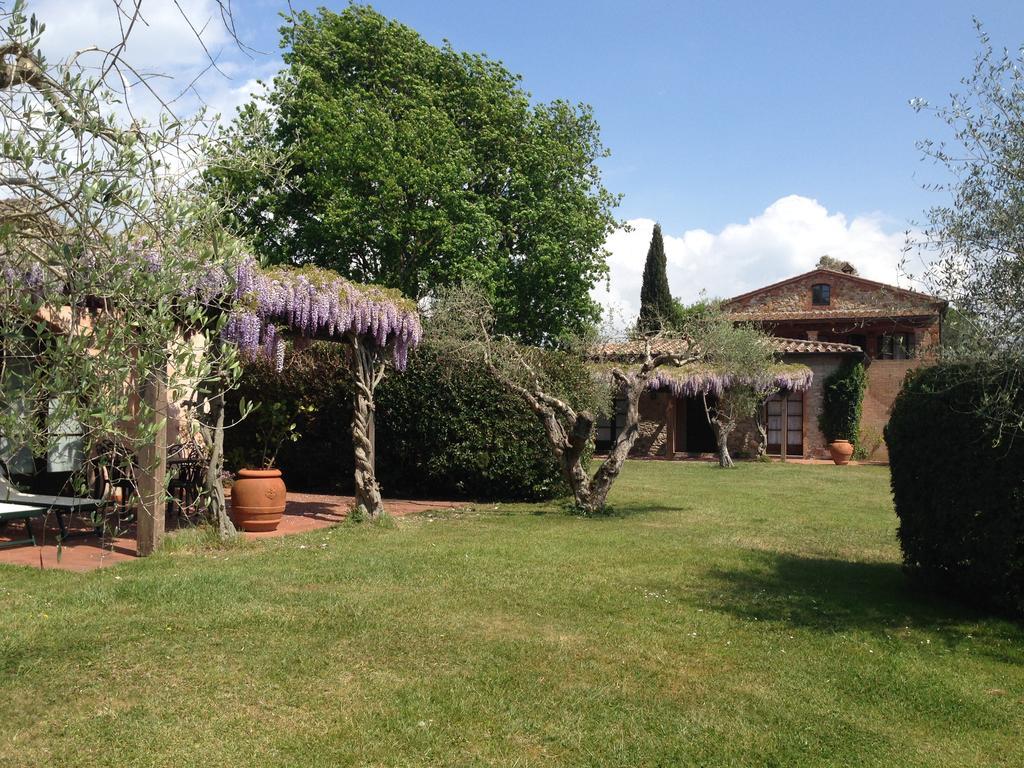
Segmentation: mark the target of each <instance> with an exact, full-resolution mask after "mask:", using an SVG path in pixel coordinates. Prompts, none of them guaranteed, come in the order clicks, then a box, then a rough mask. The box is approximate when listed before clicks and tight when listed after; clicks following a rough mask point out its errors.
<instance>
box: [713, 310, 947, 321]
mask: <svg viewBox="0 0 1024 768" xmlns="http://www.w3.org/2000/svg"><path fill="white" fill-rule="evenodd" d="M729 316H730V317H731V318H733V319H734V320H736V321H744V320H757V321H760V322H766V321H772V320H827V319H833V318H834V319H837V320H839V319H846V320H856V319H860V318H864V317H891V318H894V319H895V318H901V319H903V318H908V317H928V316H929V313H927V312H922V311H920V310H915V309H905V310H903V311H902V312H901V311H900V310H898V309H892V308H889V309H874V308H868V307H851V308H849V309H840V308H836V309H801V310H771V309H766V310H748V311H742V310H741V311H731V312H729Z"/></svg>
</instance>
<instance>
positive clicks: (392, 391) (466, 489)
mask: <svg viewBox="0 0 1024 768" xmlns="http://www.w3.org/2000/svg"><path fill="white" fill-rule="evenodd" d="M343 364H344V358H343V357H342V352H341V348H340V347H339V345H330V344H313V345H311V346H310V347H309V348H308V349H306V350H303V351H301V352H297V353H295V354H293V355H289V362H288V364H287V366H286V369H285V371H283V372H282V373H281V374H277V373H275V372H274V371H273V370H272V368H270V367H269V366H268V365H266V364H263V363H253V364H250V365H247V367H246V370H245V374H244V377H243V381H242V386H241V387H240V388H239V390H238V391H237V392H235V393H232V395H231V397H230V398H229V406H231V407H230V408H229V412H228V417H229V418H230V417H231V416H232V415H233V414H237V403H238V400H239V397H242V396H244V397H245V398H247V399H249V400H252V401H254V402H259V401H261V400H268V401H273V400H277V401H280V402H284V403H286V404H287V405H288V408H289V410H290V412H291V413H293V414H295V422H296V424H297V431H298V433H299V435H300V437H299V439H298V440H297V441H296V442H294V443H286V444H285V445H284V446H282V448H281V451H280V453H279V455H278V461H277V466H278V467H280V468H281V471H282V472H283V474H284V476H285V480H286V482H287V483H288V487H289V488H291V489H292V490H309V491H333V492H339V493H351V490H352V472H353V464H352V461H353V460H352V445H351V437H350V432H349V426H350V423H351V415H352V411H351V399H352V398H351V386H350V385H349V384H348V383H347V378H346V373H345V370H344V367H343ZM547 367H548V373H549V375H551V376H554V377H555V378H556V379H557V380H558V382H559V384H560V386H559V391H561V392H563V393H564V392H569V393H572V392H573V391H574V389H576V388H577V387H580V386H582V385H583V383H584V378H583V377H589V373H588V372H587V371H586V370H585V368H584V367H583V366H582V365H581V364H578V363H575V362H573V361H571V360H569V359H568V358H565V357H563V356H560V355H557V354H555V353H551V354H550V355H548V356H547ZM303 408H305V410H303ZM260 418H261V417H260V412H259V411H257V412H255V413H254V414H252V416H251V417H250V418H249V419H247V420H246V421H244V422H242V424H240V425H238V426H237V427H234V428H233V429H231V430H229V431H228V432H227V434H226V436H225V446H226V449H227V450H226V455H227V465H228V469H230V470H237V469H238V468H240V467H241V466H242V465H243V464H245V463H246V462H249V463H252V462H256V461H258V460H259V458H260V457H259V455H258V453H259V445H258V444H257V440H256V434H257V433H258V431H259V429H258V428H259V419H260ZM376 427H377V429H376V436H377V440H376V444H377V475H378V479H379V480H380V482H381V486H382V488H383V490H384V494H385V495H388V496H391V495H401V496H414V497H415V496H419V497H425V496H433V497H440V498H472V499H478V500H514V499H523V500H535V499H548V498H554V497H556V496H560V495H563V494H565V493H566V492H567V489H566V488H565V486H564V483H563V481H562V478H561V475H560V473H559V471H558V465H557V463H556V462H555V460H554V458H553V457H552V455H551V453H550V450H549V449H548V448H547V444H546V442H545V441H544V435H543V429H542V427H541V425H540V422H539V421H538V420H537V418H536V417H535V416H534V415H533V413H532V412H531V411H530V410H529V409H528V408H527V407H526V406H525V405H524V404H523V403H522V402H521V401H520V400H519V399H518V398H516V397H514V396H512V395H510V394H509V393H508V392H506V391H505V390H504V388H503V387H502V386H501V385H500V384H499V383H498V382H496V381H495V380H494V379H493V378H492V377H491V376H490V375H489V374H488V373H487V372H486V371H483V370H480V369H478V368H472V367H470V366H460V365H453V364H452V363H450V362H442V361H440V360H439V359H438V358H437V357H436V356H435V354H434V353H432V352H430V351H429V350H425V349H424V350H419V351H417V352H416V353H414V354H413V355H411V356H410V360H409V367H408V368H407V369H406V371H405V372H404V373H401V374H394V373H392V374H389V375H388V377H387V378H386V379H385V380H384V381H383V382H382V383H381V385H380V387H379V388H378V390H377V420H376Z"/></svg>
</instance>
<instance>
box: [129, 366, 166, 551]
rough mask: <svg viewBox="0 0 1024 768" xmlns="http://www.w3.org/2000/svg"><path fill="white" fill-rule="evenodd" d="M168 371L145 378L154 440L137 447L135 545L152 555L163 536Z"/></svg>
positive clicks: (156, 372)
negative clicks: (137, 512)
mask: <svg viewBox="0 0 1024 768" xmlns="http://www.w3.org/2000/svg"><path fill="white" fill-rule="evenodd" d="M166 379H167V374H166V371H154V372H152V373H151V374H150V376H149V378H148V379H147V381H146V396H145V397H146V406H147V410H149V411H150V412H152V414H153V422H154V425H155V427H156V432H155V434H154V435H153V439H152V441H150V442H147V443H146V444H145V445H141V446H139V449H138V458H139V477H138V486H139V524H138V528H137V532H136V537H137V539H136V546H137V548H138V553H139V555H140V556H143V557H144V556H146V555H151V554H153V552H154V551H155V550H156V548H157V546H159V544H160V540H161V539H163V537H164V516H165V514H166V510H167V482H166V480H167V381H166Z"/></svg>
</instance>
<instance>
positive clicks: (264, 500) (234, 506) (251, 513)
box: [231, 467, 287, 533]
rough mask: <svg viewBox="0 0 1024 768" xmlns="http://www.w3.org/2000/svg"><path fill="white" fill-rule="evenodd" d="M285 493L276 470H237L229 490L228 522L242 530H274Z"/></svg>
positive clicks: (281, 513) (281, 510)
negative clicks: (229, 514) (229, 508)
mask: <svg viewBox="0 0 1024 768" xmlns="http://www.w3.org/2000/svg"><path fill="white" fill-rule="evenodd" d="M286 490H287V489H286V488H285V486H284V480H283V479H282V478H281V470H279V469H275V468H273V467H271V468H268V469H240V470H238V477H237V478H236V479H235V484H234V485H233V486H232V487H231V521H232V522H233V523H234V524H235V525H236V526H238V527H239V528H241V529H242V530H243V531H252V532H256V533H259V532H266V531H273V530H276V529H277V526H278V524H280V522H281V516H282V515H283V514H284V506H285V493H286Z"/></svg>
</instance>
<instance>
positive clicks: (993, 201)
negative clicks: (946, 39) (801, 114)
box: [908, 22, 1024, 435]
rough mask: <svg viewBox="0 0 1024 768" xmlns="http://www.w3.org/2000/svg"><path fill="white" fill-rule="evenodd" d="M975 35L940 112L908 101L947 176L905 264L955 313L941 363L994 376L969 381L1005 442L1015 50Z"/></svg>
mask: <svg viewBox="0 0 1024 768" xmlns="http://www.w3.org/2000/svg"><path fill="white" fill-rule="evenodd" d="M976 26H977V29H978V35H979V39H980V41H981V51H980V53H979V55H978V56H977V58H976V61H975V66H974V70H973V71H972V72H971V73H970V74H969V75H967V76H966V77H964V78H963V79H962V80H961V86H962V89H961V91H960V92H958V93H954V94H953V95H952V96H951V97H950V101H949V102H948V103H947V104H944V105H940V106H932V105H930V104H929V103H928V102H927V101H925V100H923V99H913V100H912V101H911V105H912V106H913V107H914V108H915V109H917V110H918V111H922V112H931V113H933V114H934V115H935V116H936V117H938V118H939V119H940V120H941V121H942V122H943V123H945V124H946V125H947V126H948V128H949V130H950V132H951V139H950V140H949V141H948V142H940V141H930V140H929V141H924V142H921V143H920V147H921V149H922V151H923V153H924V155H925V157H926V158H927V159H929V160H931V161H933V162H934V163H936V164H937V165H939V166H940V167H943V168H944V169H945V170H946V171H947V172H948V179H947V180H946V181H944V182H942V183H939V184H936V185H934V188H935V189H937V190H938V191H939V192H941V193H944V194H948V196H949V199H948V201H947V202H944V203H942V204H939V205H936V206H934V207H932V208H931V209H930V210H929V211H928V212H927V222H926V224H925V226H924V228H923V231H922V233H921V234H920V236H917V237H915V238H914V239H912V240H911V241H910V242H909V243H908V255H909V254H910V253H911V252H914V251H916V252H918V253H919V254H920V255H921V256H922V257H923V259H922V261H923V262H924V263H925V264H928V265H929V266H928V267H927V269H926V271H925V274H924V275H923V277H924V280H925V282H926V283H927V285H928V286H929V287H930V288H931V289H932V290H933V292H935V293H937V294H939V295H942V296H944V297H945V298H948V299H949V300H950V302H951V304H952V306H953V307H954V308H955V313H956V315H955V319H956V322H955V331H956V332H955V333H948V334H945V333H944V349H943V354H944V355H945V356H946V357H947V358H948V359H951V360H960V361H984V362H987V363H990V364H991V365H992V366H994V368H992V367H988V368H984V369H985V370H994V371H997V372H998V373H997V375H995V376H993V377H991V378H990V379H986V380H985V381H979V382H978V384H979V386H980V387H982V388H983V391H984V397H982V398H981V399H980V401H979V402H980V406H979V407H980V408H981V410H982V411H983V412H984V414H985V416H986V417H987V418H989V419H991V420H992V421H993V422H995V423H996V424H997V425H998V427H999V433H1000V434H1002V435H1012V434H1019V433H1020V432H1021V431H1022V430H1024V412H1021V411H1020V409H1019V408H1018V407H1017V406H1016V405H1015V400H1014V397H1013V394H1012V386H1011V387H1010V388H1008V387H1007V386H1006V383H1007V382H1009V383H1011V384H1013V383H1014V382H1019V381H1020V380H1021V379H1022V377H1024V50H1022V49H1018V50H1016V51H1013V52H1010V51H1008V50H1005V49H1004V50H1001V51H999V50H996V49H995V48H993V46H992V43H991V41H990V39H989V36H988V35H987V34H986V33H985V32H984V30H983V29H982V27H981V25H980V23H977V22H976ZM951 325H953V324H951ZM979 370H982V369H981V368H979ZM1004 374H1008V375H1009V376H1008V377H1007V376H1006V375H1004Z"/></svg>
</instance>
